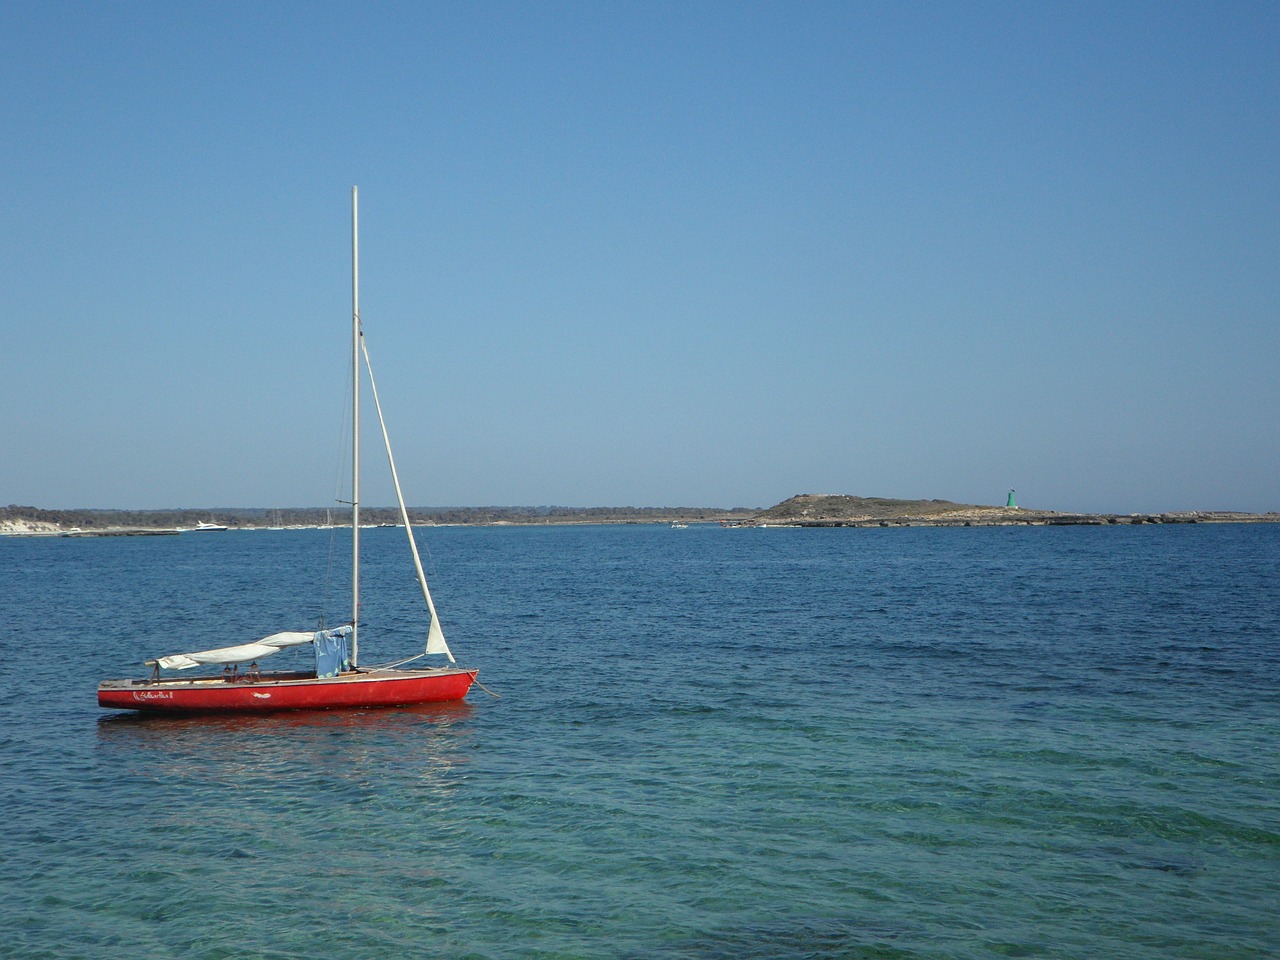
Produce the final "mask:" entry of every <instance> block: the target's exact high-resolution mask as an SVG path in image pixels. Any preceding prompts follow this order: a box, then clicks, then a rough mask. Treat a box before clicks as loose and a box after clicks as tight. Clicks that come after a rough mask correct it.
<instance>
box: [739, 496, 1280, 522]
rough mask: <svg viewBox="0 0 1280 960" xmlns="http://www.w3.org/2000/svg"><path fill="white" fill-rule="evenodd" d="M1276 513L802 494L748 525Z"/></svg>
mask: <svg viewBox="0 0 1280 960" xmlns="http://www.w3.org/2000/svg"><path fill="white" fill-rule="evenodd" d="M1276 522H1280V513H1276V512H1271V513H1239V512H1233V511H1223V510H1195V511H1177V512H1170V513H1129V514H1108V513H1067V512H1063V511H1058V510H1040V509H1035V508H1026V507H992V506H983V505H981V504H975V503H954V502H952V501H950V500H892V499H885V498H881V497H854V496H845V495H840V494H812V493H803V494H798V495H796V496H794V497H791V498H790V499H789V500H784V501H783V502H782V503H779V504H777V505H776V506H773V507H770V508H769V509H768V510H762V511H761V512H760V513H759V514H757V515H756V516H755V517H753V518H752V519H751V520H749V521H746V525H748V526H791V527H1004V526H1081V525H1085V526H1103V525H1107V524H1139V523H1276Z"/></svg>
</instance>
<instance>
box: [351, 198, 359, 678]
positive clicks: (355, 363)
mask: <svg viewBox="0 0 1280 960" xmlns="http://www.w3.org/2000/svg"><path fill="white" fill-rule="evenodd" d="M357 210H358V205H357V196H356V188H355V187H352V188H351V428H352V429H351V666H352V667H354V666H356V664H358V663H359V662H360V645H359V640H358V636H359V631H360V227H359V215H358V213H357Z"/></svg>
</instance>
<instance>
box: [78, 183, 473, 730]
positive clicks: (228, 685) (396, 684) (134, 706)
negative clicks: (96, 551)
mask: <svg viewBox="0 0 1280 960" xmlns="http://www.w3.org/2000/svg"><path fill="white" fill-rule="evenodd" d="M357 211H358V208H357V194H356V190H355V188H354V187H353V188H352V190H351V331H352V332H351V353H352V357H351V360H352V372H353V381H354V382H353V385H352V396H353V401H352V404H353V410H352V426H353V430H352V473H351V487H352V490H351V585H352V586H351V623H349V624H345V625H343V626H340V627H337V628H335V629H332V630H319V631H314V632H302V631H285V632H283V633H276V634H272V635H271V636H269V637H264V638H262V639H260V640H254V641H251V642H249V643H243V644H239V645H237V646H232V647H219V648H217V649H214V650H201V651H197V652H195V653H181V654H173V655H170V656H166V657H157V658H156V659H155V660H148V661H146V664H147V666H149V667H151V668H152V673H151V676H150V677H148V678H147V679H143V680H104V681H103V682H102V683H100V684H99V685H98V704H99V705H100V706H103V707H108V708H112V709H117V710H139V711H145V712H147V713H173V714H185V713H222V712H233V713H257V712H266V711H273V710H329V709H353V708H367V707H391V706H403V705H407V704H419V703H439V702H443V701H447V700H461V699H462V698H463V697H465V696H466V695H467V691H468V690H470V689H471V684H472V683H473V682H474V681H475V678H476V673H477V671H476V670H470V669H465V668H462V667H459V666H457V664H456V661H455V660H454V657H453V653H452V652H451V651H450V650H449V645H448V644H447V643H446V642H445V639H444V632H443V630H441V628H440V618H439V617H438V616H437V615H436V607H435V603H434V602H433V601H432V599H431V591H430V590H429V589H428V588H427V578H426V574H425V573H424V572H423V569H422V560H421V558H420V557H419V555H418V547H417V543H416V542H415V541H414V537H413V528H412V527H411V526H410V525H409V513H408V510H407V509H406V508H405V503H404V495H403V494H402V492H401V490H400V479H399V477H398V476H397V474H396V464H395V459H394V458H393V457H392V455H391V441H390V439H389V437H388V435H387V425H386V421H385V420H384V419H383V416H382V405H381V404H380V403H379V402H378V388H377V386H376V385H375V384H374V380H373V368H372V366H370V364H369V350H368V347H367V346H366V345H365V342H364V332H363V329H362V327H361V323H360V293H359V278H360V272H359V240H358V235H359V228H358V223H359V218H358V212H357ZM362 361H363V365H364V368H365V369H366V370H368V371H369V387H370V391H371V393H372V396H373V402H374V406H375V408H376V409H377V413H378V422H379V424H380V425H381V427H382V438H383V442H384V444H385V445H386V450H387V462H388V463H389V464H390V466H391V479H392V482H393V484H394V486H395V491H396V499H397V501H398V503H399V505H400V518H401V520H402V522H403V523H404V529H405V533H406V534H408V537H409V552H410V555H411V556H412V558H413V566H414V570H415V571H416V572H417V576H418V584H419V586H420V587H421V588H422V597H423V600H424V601H425V602H426V609H427V613H428V615H429V623H428V627H427V640H426V648H425V650H424V652H423V653H421V654H417V655H415V656H412V657H410V658H409V659H408V660H402V661H400V662H399V663H396V664H392V665H389V666H383V667H375V668H364V667H361V666H359V639H360V634H359V616H360V388H361V380H362V377H361V374H360V369H361V362H362ZM307 644H310V645H311V646H312V647H313V648H314V652H315V669H314V670H305V671H276V672H268V671H262V670H260V669H259V668H258V661H259V660H261V659H262V658H263V657H266V656H270V655H271V654H274V653H276V652H278V651H280V650H284V649H287V648H290V647H298V646H305V645H307ZM431 655H443V656H444V657H446V658H447V659H448V661H449V665H448V666H439V667H413V668H407V667H405V666H404V665H405V664H406V663H410V662H412V661H416V660H418V659H419V658H421V657H424V656H431ZM216 665H221V666H222V673H221V674H219V675H213V676H196V677H192V678H187V677H182V676H172V675H167V676H162V674H161V671H165V670H174V671H183V670H188V669H191V668H194V667H199V666H216Z"/></svg>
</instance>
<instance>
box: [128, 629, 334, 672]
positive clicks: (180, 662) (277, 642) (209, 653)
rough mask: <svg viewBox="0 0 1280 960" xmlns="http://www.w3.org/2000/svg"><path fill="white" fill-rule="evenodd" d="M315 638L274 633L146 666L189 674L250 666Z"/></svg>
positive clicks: (161, 660)
mask: <svg viewBox="0 0 1280 960" xmlns="http://www.w3.org/2000/svg"><path fill="white" fill-rule="evenodd" d="M315 636H316V635H315V634H314V633H299V632H296V631H287V632H285V633H273V634H272V635H271V636H269V637H263V638H262V639H261V640H255V641H253V642H252V643H242V644H240V645H239V646H236V647H219V648H217V649H216V650H199V651H197V652H195V653H175V654H174V655H173V656H169V657H157V658H156V659H155V660H148V661H147V666H149V667H155V666H158V667H163V668H164V669H165V670H188V669H190V668H191V667H198V666H201V665H202V664H204V665H207V664H211V663H223V664H231V663H248V662H249V661H251V660H260V659H261V658H262V657H269V656H271V654H273V653H278V652H279V651H281V650H283V649H284V648H285V647H297V646H301V645H302V644H304V643H310V642H311V641H312V640H314V639H315Z"/></svg>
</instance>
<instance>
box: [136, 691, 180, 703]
mask: <svg viewBox="0 0 1280 960" xmlns="http://www.w3.org/2000/svg"><path fill="white" fill-rule="evenodd" d="M133 699H135V700H142V701H145V700H172V699H173V692H172V691H166V690H135V691H133Z"/></svg>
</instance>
